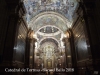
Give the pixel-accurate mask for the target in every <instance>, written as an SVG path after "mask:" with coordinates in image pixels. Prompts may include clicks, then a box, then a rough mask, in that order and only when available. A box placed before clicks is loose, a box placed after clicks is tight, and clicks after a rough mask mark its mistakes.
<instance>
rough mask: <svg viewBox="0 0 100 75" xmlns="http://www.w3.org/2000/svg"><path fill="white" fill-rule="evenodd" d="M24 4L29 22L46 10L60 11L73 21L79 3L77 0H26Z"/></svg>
mask: <svg viewBox="0 0 100 75" xmlns="http://www.w3.org/2000/svg"><path fill="white" fill-rule="evenodd" d="M24 5H25V8H26V11H27V14H26V20H27V22H30V20H31V19H32V18H33V17H34V16H36V15H37V14H39V13H41V12H44V11H54V12H58V13H60V14H62V15H63V16H65V17H66V18H68V19H69V21H70V22H72V21H73V18H74V17H75V14H74V12H75V10H76V8H77V6H78V3H77V1H76V0H24Z"/></svg>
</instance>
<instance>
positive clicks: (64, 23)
mask: <svg viewBox="0 0 100 75" xmlns="http://www.w3.org/2000/svg"><path fill="white" fill-rule="evenodd" d="M45 17H46V18H47V17H52V18H54V19H55V18H56V19H57V20H53V22H55V23H54V24H50V25H52V26H57V27H59V28H60V29H61V30H62V31H63V32H65V31H66V30H67V29H68V28H70V27H71V22H70V21H69V20H68V19H67V18H65V17H64V16H63V15H61V14H59V13H57V12H53V11H49V12H48V11H46V12H42V13H40V14H38V15H37V16H35V17H34V18H33V19H32V20H31V21H30V22H29V24H28V26H29V27H31V28H32V29H33V30H34V32H36V31H37V30H38V29H39V28H41V27H43V26H46V25H48V24H41V23H43V22H41V21H42V20H43V19H42V18H45ZM39 20H40V21H39ZM38 21H39V22H41V23H40V25H38V24H39V22H38ZM56 21H58V22H57V23H58V24H56ZM51 23H52V22H51Z"/></svg>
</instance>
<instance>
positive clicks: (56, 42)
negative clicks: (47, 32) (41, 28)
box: [39, 37, 59, 46]
mask: <svg viewBox="0 0 100 75" xmlns="http://www.w3.org/2000/svg"><path fill="white" fill-rule="evenodd" d="M46 39H52V40H54V41H55V44H56V45H57V46H59V41H58V40H57V39H56V38H54V37H49V38H47V37H44V38H43V39H41V40H40V42H39V44H40V45H41V43H42V42H43V41H44V40H46Z"/></svg>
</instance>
